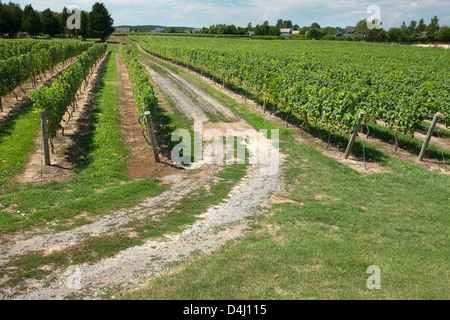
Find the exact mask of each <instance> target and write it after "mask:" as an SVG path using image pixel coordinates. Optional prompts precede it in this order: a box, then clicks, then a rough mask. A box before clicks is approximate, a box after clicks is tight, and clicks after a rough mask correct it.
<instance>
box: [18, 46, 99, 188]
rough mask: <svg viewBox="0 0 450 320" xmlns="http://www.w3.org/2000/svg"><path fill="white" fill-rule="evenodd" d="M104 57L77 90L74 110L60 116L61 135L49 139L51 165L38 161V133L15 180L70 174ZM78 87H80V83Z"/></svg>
mask: <svg viewBox="0 0 450 320" xmlns="http://www.w3.org/2000/svg"><path fill="white" fill-rule="evenodd" d="M105 61H106V55H105V56H104V57H102V58H101V61H100V63H98V64H97V67H96V68H95V70H94V73H93V76H92V77H91V79H90V81H89V83H88V86H87V88H86V90H82V91H81V93H80V94H78V99H77V101H78V102H77V104H78V107H77V108H76V110H75V111H74V112H73V113H71V115H70V116H69V114H68V113H66V115H65V116H64V119H63V120H62V125H63V128H64V135H63V134H62V132H59V134H58V135H57V136H56V137H55V139H53V140H52V142H53V145H54V147H55V149H54V153H51V154H50V162H51V165H50V166H45V165H43V164H42V161H43V160H42V152H41V144H42V141H41V136H40V135H39V136H38V137H37V138H36V146H37V147H36V151H35V152H32V153H30V155H29V158H28V162H27V165H26V168H25V170H24V172H22V173H21V174H19V175H17V176H16V178H15V180H16V181H17V182H20V183H32V184H39V183H50V182H62V181H66V180H68V179H70V178H71V177H72V176H73V173H72V169H73V168H75V166H76V165H77V163H78V160H79V159H80V157H81V156H82V155H83V150H82V149H81V147H80V144H79V139H80V138H81V137H82V136H83V134H84V133H85V132H86V130H87V125H88V123H87V121H88V118H89V114H90V112H91V111H92V108H93V103H94V100H95V96H96V94H97V91H98V88H99V85H100V80H101V76H102V70H103V68H104V66H105ZM82 88H84V84H83V85H82ZM69 109H71V107H69ZM41 171H42V174H41Z"/></svg>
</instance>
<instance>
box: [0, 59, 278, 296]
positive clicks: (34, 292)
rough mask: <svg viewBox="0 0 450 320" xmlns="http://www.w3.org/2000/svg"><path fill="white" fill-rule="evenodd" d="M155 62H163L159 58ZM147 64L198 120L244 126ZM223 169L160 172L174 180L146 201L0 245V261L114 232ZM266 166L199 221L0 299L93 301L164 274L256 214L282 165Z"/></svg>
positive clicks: (254, 168) (253, 170) (231, 235)
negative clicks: (213, 117)
mask: <svg viewBox="0 0 450 320" xmlns="http://www.w3.org/2000/svg"><path fill="white" fill-rule="evenodd" d="M158 66H159V67H162V66H161V65H159V64H158ZM146 68H147V70H148V72H149V74H150V76H151V77H152V79H153V81H154V82H155V83H157V85H158V86H159V87H160V88H161V90H162V91H163V92H164V93H165V94H166V95H168V96H169V97H171V98H172V100H173V101H174V103H175V105H176V107H177V108H179V110H180V111H181V112H183V114H185V115H187V116H189V117H191V118H192V119H194V120H196V121H202V122H207V121H208V116H207V113H211V114H222V115H226V116H227V117H229V118H230V119H231V120H233V121H235V122H233V123H231V124H230V127H232V128H233V129H239V128H241V129H242V131H245V130H248V128H249V125H248V124H246V123H245V122H244V121H242V119H238V118H237V117H236V116H235V115H233V114H232V113H231V112H230V111H229V110H228V109H227V108H226V107H224V106H223V105H221V103H220V102H219V101H216V100H215V99H214V98H212V97H210V96H208V95H206V94H205V93H203V92H202V91H201V90H200V89H199V88H198V87H196V86H195V85H194V84H192V83H190V82H188V81H187V80H185V79H184V78H182V77H180V76H178V75H176V74H174V73H172V72H170V71H169V70H167V69H165V70H167V75H166V76H163V75H160V74H158V73H156V72H155V71H153V69H151V68H150V67H148V66H147V67H146ZM179 86H182V87H183V90H180V89H179V88H178V87H179ZM183 91H184V92H183ZM186 92H188V93H189V94H186ZM189 95H191V96H195V99H191V98H190V97H189ZM199 101H201V103H199ZM213 125H214V124H211V126H213ZM222 125H228V124H222ZM259 139H260V142H262V143H266V144H270V141H268V140H267V139H266V138H265V137H264V135H262V134H259ZM247 146H248V149H249V152H250V153H251V154H253V153H255V152H256V150H255V149H254V148H252V147H251V146H249V145H247ZM280 156H281V159H280V166H281V165H282V161H283V159H282V155H280ZM222 168H223V166H217V165H208V164H207V163H201V164H200V165H199V166H196V169H201V170H202V172H201V174H189V175H186V176H185V177H183V176H172V177H167V179H168V180H172V182H173V185H172V186H171V188H170V189H169V190H168V191H166V192H164V193H163V194H161V195H159V196H157V197H154V198H150V199H147V200H146V201H145V202H143V203H142V204H140V205H139V206H137V207H135V208H133V209H130V210H122V211H118V212H115V213H112V214H110V215H107V216H104V217H103V218H101V219H100V220H98V221H96V222H94V223H92V224H89V225H85V226H82V227H78V228H76V229H73V230H69V231H65V232H59V233H53V234H41V235H38V236H35V237H32V238H31V239H24V240H23V241H17V242H16V243H15V244H14V245H11V246H10V247H8V248H4V246H2V247H3V248H2V252H1V254H0V264H1V263H5V262H6V261H7V260H8V258H10V257H12V256H14V255H17V254H24V253H26V252H32V251H42V250H44V251H47V252H48V251H52V250H61V249H62V248H67V247H69V246H71V245H73V244H75V243H77V242H80V241H82V240H83V239H84V238H85V237H86V236H87V235H89V236H96V235H105V234H108V233H113V232H114V230H117V228H118V227H119V228H120V226H121V225H124V224H125V223H127V222H130V221H132V220H134V219H139V218H143V217H147V216H149V215H153V214H157V213H161V212H164V210H166V209H167V208H170V207H171V206H174V205H175V204H176V202H177V201H178V200H179V199H182V198H183V196H185V195H187V194H188V193H189V192H191V191H193V190H195V189H197V188H199V187H201V186H205V185H208V184H210V183H212V181H213V179H214V177H215V175H216V174H217V173H218V172H219V171H220V170H221V169H222ZM273 169H274V168H273V167H271V164H270V162H265V161H263V162H262V163H254V164H250V165H249V167H248V170H247V173H246V175H245V176H244V178H243V179H241V180H240V181H239V183H238V184H237V185H236V186H235V187H234V188H233V189H232V191H231V192H230V193H229V195H228V198H227V199H224V201H223V202H222V203H221V204H220V205H217V206H214V207H212V208H209V209H208V210H207V211H206V212H205V213H203V214H202V215H201V216H199V218H200V219H199V220H197V221H196V222H195V223H194V224H193V225H192V226H189V227H187V229H185V230H184V231H183V232H182V233H180V234H176V235H166V236H164V237H162V238H159V239H156V240H152V241H148V242H146V243H145V244H143V245H141V246H136V247H132V248H128V249H127V250H124V251H122V252H120V253H118V254H116V255H115V256H114V257H111V258H108V259H103V260H101V261H99V262H97V263H94V264H87V263H86V264H82V265H78V266H73V267H70V268H68V269H67V270H66V269H64V270H57V271H56V272H54V273H52V274H51V275H49V276H48V277H47V278H45V279H43V280H35V279H25V280H23V282H22V283H21V286H22V287H24V288H26V289H25V290H19V289H17V288H6V289H3V291H4V292H3V293H2V292H0V299H32V300H33V299H64V298H65V297H67V296H76V297H81V298H82V299H100V298H101V297H102V295H103V294H104V293H105V292H106V291H107V290H108V289H111V288H114V289H118V290H119V291H124V290H129V289H132V288H136V287H137V286H139V285H141V284H142V283H144V282H145V281H146V280H148V278H150V277H155V276H157V275H160V274H161V273H167V272H171V271H172V270H173V265H172V264H173V263H174V262H183V261H186V259H187V258H188V257H189V255H191V254H192V253H194V252H195V253H198V252H201V253H208V252H211V251H212V250H215V249H217V248H219V247H221V246H223V245H225V244H226V242H227V241H229V240H232V239H235V238H237V237H239V236H241V235H242V234H243V231H244V230H245V229H246V227H247V223H248V219H247V218H248V217H250V216H253V215H255V214H257V213H258V209H260V208H261V207H262V206H264V205H265V204H266V202H267V201H268V199H269V198H270V196H271V195H272V194H274V193H276V192H278V191H281V188H282V176H281V175H282V172H281V171H282V169H281V168H280V170H273ZM277 169H278V168H277ZM16 240H17V239H16Z"/></svg>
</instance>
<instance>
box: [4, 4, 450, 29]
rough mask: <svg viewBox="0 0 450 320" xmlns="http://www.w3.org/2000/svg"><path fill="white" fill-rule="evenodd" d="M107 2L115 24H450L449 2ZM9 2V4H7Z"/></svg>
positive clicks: (84, 6) (55, 8)
mask: <svg viewBox="0 0 450 320" xmlns="http://www.w3.org/2000/svg"><path fill="white" fill-rule="evenodd" d="M97 1H98V2H103V3H104V4H105V6H106V8H107V9H108V11H109V12H110V13H111V16H112V18H113V19H114V25H115V26H119V25H162V26H186V27H209V26H211V25H214V24H234V25H236V26H241V27H246V26H247V25H248V23H249V22H251V23H252V26H253V27H254V26H256V25H257V24H262V23H263V22H264V21H266V20H267V21H269V23H270V24H271V25H275V24H276V22H277V20H278V19H283V20H291V21H292V23H293V24H298V25H299V26H300V27H303V26H310V25H311V24H312V23H313V22H317V23H319V25H320V26H321V27H326V26H332V27H343V28H344V27H346V26H354V25H356V23H357V22H358V21H360V20H362V19H367V18H369V17H371V16H373V14H375V11H369V12H368V8H369V7H370V6H373V5H376V6H378V8H379V13H380V17H381V21H382V27H383V28H384V29H389V28H392V27H399V26H400V25H401V24H402V22H403V21H405V22H406V24H407V25H409V22H410V21H411V20H416V21H417V22H418V21H419V20H420V19H422V18H423V19H424V21H425V23H426V24H429V22H430V19H431V18H432V17H434V16H438V18H439V24H440V25H441V26H443V25H447V26H450V0H416V1H414V0H281V1H280V0H278V1H275V0H228V1H225V0H187V1H181V0H150V1H145V0H103V1H101V0H97ZM97 1H95V0H94V1H91V0H62V1H61V0H35V1H34V0H25V1H21V0H20V1H17V0H16V1H14V0H12V2H14V3H19V4H20V5H21V6H22V8H23V7H24V6H25V5H26V4H31V5H33V8H34V9H35V10H39V11H42V10H45V9H47V8H50V9H51V10H52V11H58V12H60V11H62V8H63V7H70V6H72V5H74V6H78V7H80V8H81V9H82V10H85V11H90V10H91V8H92V5H93V4H94V3H95V2H97ZM4 2H6V1H4Z"/></svg>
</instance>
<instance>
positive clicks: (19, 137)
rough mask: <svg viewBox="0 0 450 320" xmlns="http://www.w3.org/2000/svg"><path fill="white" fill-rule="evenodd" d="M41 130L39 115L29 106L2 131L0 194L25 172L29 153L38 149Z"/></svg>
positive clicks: (0, 138)
mask: <svg viewBox="0 0 450 320" xmlns="http://www.w3.org/2000/svg"><path fill="white" fill-rule="evenodd" d="M39 128H40V124H39V114H37V113H36V112H34V111H33V109H32V107H31V106H29V107H28V108H26V109H25V110H24V111H23V112H22V113H20V114H19V115H18V116H17V117H16V118H15V119H13V120H12V121H10V122H9V123H7V124H6V125H5V126H3V127H2V128H1V129H0V172H1V175H0V194H3V193H5V192H7V190H8V189H9V188H8V185H7V184H8V182H9V181H10V180H11V179H12V178H13V177H14V176H15V175H16V174H18V173H20V172H21V171H22V170H23V168H24V166H25V163H26V162H27V160H28V153H29V152H31V151H34V149H35V148H36V146H35V142H34V138H35V137H36V136H37V134H38V130H39Z"/></svg>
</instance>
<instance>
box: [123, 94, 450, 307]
mask: <svg viewBox="0 0 450 320" xmlns="http://www.w3.org/2000/svg"><path fill="white" fill-rule="evenodd" d="M212 90H213V89H212ZM216 94H217V95H219V96H220V95H221V94H220V93H216ZM223 99H225V100H229V101H230V100H231V99H230V98H228V97H226V96H223ZM229 106H230V107H231V108H232V110H233V111H234V112H235V113H236V114H237V115H239V116H241V117H243V118H244V119H245V120H247V121H248V122H249V123H251V124H252V125H253V126H254V127H255V129H261V128H265V129H271V128H277V126H275V125H274V124H273V123H271V122H269V121H267V120H265V119H263V118H262V117H260V116H257V115H255V114H254V113H252V112H251V111H249V110H248V109H245V108H244V107H242V106H240V105H238V104H237V103H232V102H231V101H230V104H229ZM278 129H280V148H281V152H282V153H284V154H286V155H288V159H287V163H286V164H285V167H284V173H285V174H284V176H285V179H286V188H285V190H286V191H285V193H284V194H283V195H282V200H283V201H280V203H277V204H274V205H272V207H270V208H267V209H263V214H262V215H260V216H259V218H257V219H256V220H255V221H254V223H253V226H252V232H251V233H250V234H249V235H248V236H246V237H243V238H240V239H238V240H236V241H233V242H231V243H229V244H228V245H227V246H225V247H223V248H221V249H219V250H217V251H216V252H213V253H212V254H210V255H206V256H203V257H201V258H199V259H197V260H195V261H192V262H188V263H186V264H184V267H183V269H182V270H181V271H179V272H177V273H175V274H171V275H167V276H162V277H158V278H155V279H152V280H151V281H149V282H148V283H147V285H145V286H144V287H143V288H141V289H139V290H136V291H133V292H129V293H128V294H126V295H125V296H124V297H123V298H124V299H168V300H170V299H187V300H191V299H194V300H197V299H198V300H202V299H219V300H222V299H224V300H228V299H243V300H247V299H445V298H447V297H448V287H449V284H450V283H449V282H450V281H449V278H448V274H449V271H450V270H449V269H450V268H449V265H450V264H449V262H450V261H449V260H450V258H449V255H448V246H449V240H448V227H449V225H450V221H449V216H448V214H446V213H447V212H449V211H450V206H449V201H448V194H449V191H450V190H449V187H450V180H449V177H448V176H445V175H439V174H436V173H432V172H429V171H427V170H425V169H422V168H420V167H418V166H414V165H412V164H408V163H405V162H402V161H401V160H398V159H395V158H392V157H390V156H389V155H387V154H384V153H382V152H380V151H377V150H376V149H374V151H373V152H374V154H373V157H374V158H377V159H378V158H382V159H383V161H384V163H385V165H387V166H389V167H390V168H391V169H392V170H393V173H383V174H365V173H359V172H356V171H354V170H352V169H350V168H348V167H347V166H345V165H343V164H340V163H338V162H336V161H334V160H332V159H330V158H328V157H326V156H324V155H322V154H321V153H320V152H318V151H317V150H315V149H314V148H313V147H310V146H307V145H304V144H301V143H299V142H297V141H296V140H295V136H294V133H293V132H292V131H290V130H287V129H285V128H278ZM355 147H357V145H355ZM366 147H367V146H366ZM368 148H369V149H371V148H373V147H372V146H370V145H369V146H368ZM371 265H377V266H379V267H380V268H381V289H380V290H369V289H368V288H367V287H366V281H367V279H368V278H369V276H370V275H369V274H367V273H366V270H367V268H368V267H369V266H371Z"/></svg>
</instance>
